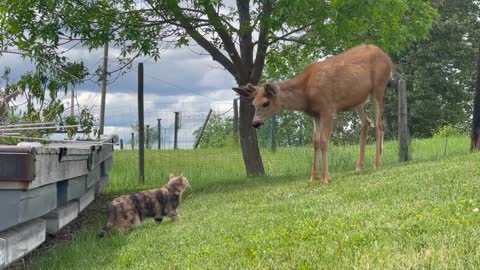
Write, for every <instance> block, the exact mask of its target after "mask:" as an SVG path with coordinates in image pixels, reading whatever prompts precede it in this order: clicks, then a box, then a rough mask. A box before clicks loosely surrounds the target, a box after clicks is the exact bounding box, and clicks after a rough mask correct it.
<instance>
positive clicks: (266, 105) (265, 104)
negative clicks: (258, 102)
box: [262, 101, 270, 108]
mask: <svg viewBox="0 0 480 270" xmlns="http://www.w3.org/2000/svg"><path fill="white" fill-rule="evenodd" d="M268 106H270V101H267V102H265V103H263V105H262V107H264V108H266V107H268Z"/></svg>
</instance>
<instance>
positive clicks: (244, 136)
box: [240, 98, 265, 176]
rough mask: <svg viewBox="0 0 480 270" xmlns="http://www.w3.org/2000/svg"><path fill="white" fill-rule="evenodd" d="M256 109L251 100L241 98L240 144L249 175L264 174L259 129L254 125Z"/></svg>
mask: <svg viewBox="0 0 480 270" xmlns="http://www.w3.org/2000/svg"><path fill="white" fill-rule="evenodd" d="M254 114H255V109H254V107H253V106H252V105H251V101H249V100H246V99H244V98H240V144H241V146H242V153H243V162H244V163H245V169H246V170H247V175H248V176H258V175H264V174H265V169H264V168H263V162H262V157H261V156H260V150H259V148H258V141H257V131H256V130H255V128H253V126H252V119H253V116H254Z"/></svg>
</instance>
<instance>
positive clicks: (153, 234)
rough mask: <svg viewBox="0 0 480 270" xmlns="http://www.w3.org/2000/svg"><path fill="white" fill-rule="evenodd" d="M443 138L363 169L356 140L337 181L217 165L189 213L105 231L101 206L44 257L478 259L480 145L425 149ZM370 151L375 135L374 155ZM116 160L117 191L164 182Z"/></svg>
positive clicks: (268, 261)
mask: <svg viewBox="0 0 480 270" xmlns="http://www.w3.org/2000/svg"><path fill="white" fill-rule="evenodd" d="M442 142H443V140H439V144H440V146H438V147H437V146H436V145H437V144H436V143H435V142H434V141H433V140H425V141H424V142H422V143H421V144H419V145H418V146H417V148H416V152H415V153H416V155H419V154H421V153H424V154H425V158H418V160H420V161H414V162H409V163H406V164H400V163H398V162H396V156H397V154H396V153H394V151H393V150H391V151H390V152H389V151H388V145H387V149H386V150H387V151H386V155H385V156H386V157H385V161H386V162H384V163H385V166H384V168H383V169H382V170H381V171H373V170H372V169H371V168H368V170H367V171H366V172H364V173H361V174H356V173H354V172H353V170H354V164H351V163H352V161H353V162H354V160H355V159H356V154H357V153H358V149H357V148H356V147H353V148H352V150H348V151H350V152H351V153H352V155H353V156H352V157H351V159H350V158H348V159H347V161H345V162H346V165H345V166H343V165H342V166H340V165H338V166H335V165H334V166H332V182H331V184H329V185H328V186H323V185H321V184H316V185H313V186H311V185H309V184H308V183H307V179H308V171H307V172H305V173H303V175H299V176H295V175H289V174H288V173H284V174H285V175H289V176H281V175H278V174H277V173H271V171H269V169H267V171H268V172H270V174H271V175H276V176H270V177H262V178H245V177H243V176H236V175H234V176H232V177H223V178H209V177H207V176H208V173H207V172H205V173H204V174H200V171H198V172H197V175H195V172H194V171H190V174H191V175H192V176H191V177H190V176H189V175H188V174H187V177H189V179H190V182H191V185H192V189H191V190H190V191H188V193H186V194H185V196H184V201H183V204H182V205H181V208H180V212H181V214H182V216H183V219H182V220H181V221H179V222H171V221H169V220H165V221H164V223H163V224H160V225H157V224H155V223H154V222H153V221H152V220H150V221H147V222H145V223H144V224H143V225H141V226H140V227H138V228H137V229H135V230H133V231H132V232H130V233H128V234H125V235H120V234H117V233H113V234H111V235H109V236H108V237H106V238H104V239H98V238H97V237H96V233H97V231H98V229H99V228H100V227H101V226H102V225H103V223H104V221H105V218H106V215H93V217H94V218H95V220H94V221H93V224H91V225H89V226H86V227H85V228H83V229H82V231H81V232H80V233H79V234H78V235H77V237H76V239H75V240H74V241H73V242H70V243H68V244H66V245H62V246H59V247H57V248H55V249H53V250H51V251H50V252H49V253H48V254H46V255H45V256H42V257H37V258H36V259H35V261H34V267H35V269H421V268H427V269H479V268H480V211H479V209H480V196H479V193H480V155H479V154H469V153H468V138H466V137H465V138H459V139H458V146H457V147H458V149H461V148H462V147H463V148H462V149H463V150H458V152H455V151H453V152H451V153H452V154H450V155H448V154H447V155H445V156H443V157H442V158H440V157H441V155H439V156H429V158H427V153H430V154H431V153H433V152H434V151H437V150H435V149H437V148H438V149H442V148H441V143H442ZM452 142H453V141H452ZM391 147H392V148H391V149H393V146H391ZM422 147H423V148H422ZM436 147H437V148H436ZM346 148H348V147H346ZM419 149H423V150H419ZM285 151H287V150H285ZM332 151H335V148H333V149H332ZM339 151H340V150H338V151H337V153H338V152H339ZM345 151H346V152H348V151H347V150H345ZM438 151H439V153H442V154H444V152H443V150H438ZM180 152H181V151H180ZM280 152H281V150H280ZM372 152H373V151H372V148H371V147H370V148H369V154H368V156H367V158H369V159H371V158H372ZM119 154H122V153H120V152H118V153H117V154H116V158H118V155H119ZM278 154H279V153H278V152H277V153H275V155H278ZM268 155H272V154H269V153H266V154H265V155H264V156H265V157H267V158H268ZM310 156H311V152H310ZM115 162H117V160H116V161H115ZM272 162H273V161H272ZM305 162H306V161H305ZM119 163H120V162H118V163H117V165H115V166H118V164H119ZM265 163H266V164H268V163H269V161H268V160H267V161H265ZM332 163H333V164H335V161H333V162H332ZM371 163H372V161H371V160H370V161H369V164H371ZM272 164H274V162H273V163H272ZM297 165H298V166H302V168H303V166H304V165H302V164H296V162H295V161H294V160H291V161H290V163H286V164H285V165H283V166H291V167H294V166H297ZM307 165H308V164H307ZM347 165H348V166H347ZM115 166H114V171H113V172H112V175H111V176H112V179H111V181H112V182H111V184H112V185H111V186H110V188H109V189H108V190H107V196H112V197H113V196H114V195H115V194H118V193H122V192H124V191H128V190H130V191H134V190H140V189H143V188H151V187H152V186H155V185H161V183H163V182H165V180H164V179H165V177H166V175H165V176H164V178H162V179H157V180H150V179H147V182H146V184H144V185H135V184H134V181H135V180H136V179H132V180H131V181H130V182H128V184H127V182H126V181H127V180H126V179H124V178H122V177H120V176H121V175H120V174H119V173H118V171H121V170H120V169H121V168H118V167H115ZM122 166H128V165H127V162H124V163H122ZM129 166H131V167H134V166H136V163H133V164H130V165H129ZM308 166H309V165H308ZM308 166H306V167H308ZM212 168H213V167H212ZM212 168H208V169H210V170H211V169H212ZM235 168H236V167H235ZM271 168H275V165H272V167H271ZM347 168H348V169H347ZM116 170H117V171H116ZM132 170H133V169H132ZM159 170H161V168H159ZM217 170H220V169H219V168H217ZM232 170H233V169H232ZM212 173H213V172H212ZM159 174H160V173H159ZM232 175H233V173H232ZM195 176H196V177H195ZM196 178H197V179H196ZM155 181H156V182H157V183H155ZM132 182H133V183H132ZM102 209H103V210H99V211H100V212H104V211H105V209H106V205H105V207H103V208H102ZM102 214H103V213H102Z"/></svg>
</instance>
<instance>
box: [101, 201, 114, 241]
mask: <svg viewBox="0 0 480 270" xmlns="http://www.w3.org/2000/svg"><path fill="white" fill-rule="evenodd" d="M116 212H117V211H116V208H115V206H113V205H111V206H110V209H109V213H108V218H107V223H106V224H105V226H104V227H103V228H102V229H101V230H100V231H99V232H98V237H100V238H101V237H104V236H105V235H107V234H108V232H109V231H110V230H111V229H112V228H113V225H114V222H115V216H116Z"/></svg>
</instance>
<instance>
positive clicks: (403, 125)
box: [397, 79, 410, 161]
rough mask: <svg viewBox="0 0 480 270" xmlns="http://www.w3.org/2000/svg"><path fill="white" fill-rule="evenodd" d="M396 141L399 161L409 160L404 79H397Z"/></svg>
mask: <svg viewBox="0 0 480 270" xmlns="http://www.w3.org/2000/svg"><path fill="white" fill-rule="evenodd" d="M397 87H398V88H397V91H398V141H399V143H400V161H408V160H410V149H409V140H410V138H409V134H408V110H407V83H406V82H405V80H404V79H400V80H399V81H398V86H397Z"/></svg>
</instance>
